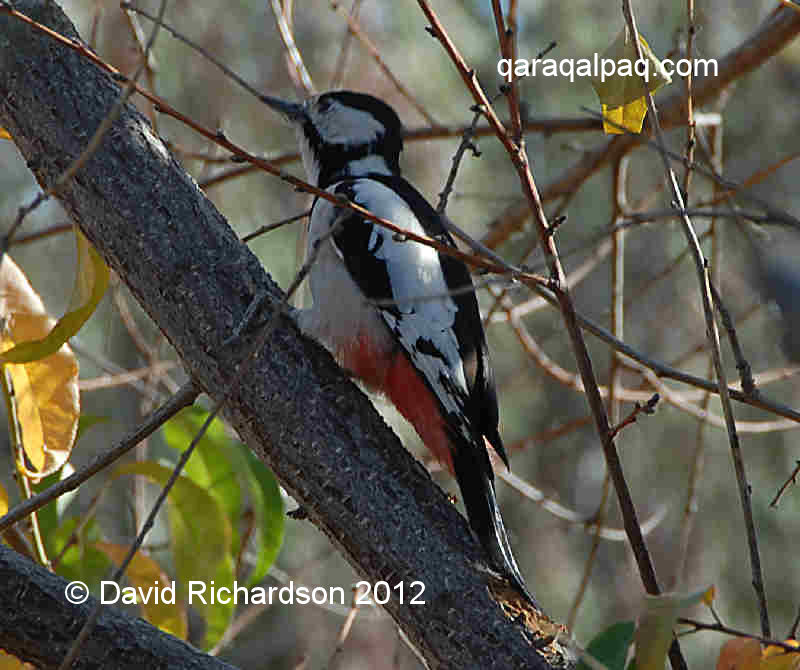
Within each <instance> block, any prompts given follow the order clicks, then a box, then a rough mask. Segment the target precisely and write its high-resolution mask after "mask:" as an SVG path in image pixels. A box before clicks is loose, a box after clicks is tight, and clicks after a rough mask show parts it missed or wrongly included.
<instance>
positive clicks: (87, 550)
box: [45, 517, 111, 593]
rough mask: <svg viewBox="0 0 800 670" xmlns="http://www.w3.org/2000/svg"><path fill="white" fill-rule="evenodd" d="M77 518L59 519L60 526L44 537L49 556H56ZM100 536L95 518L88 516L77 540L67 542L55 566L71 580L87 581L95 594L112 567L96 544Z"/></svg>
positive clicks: (68, 539) (59, 572)
mask: <svg viewBox="0 0 800 670" xmlns="http://www.w3.org/2000/svg"><path fill="white" fill-rule="evenodd" d="M78 523H79V519H78V518H77V517H70V518H68V519H64V520H62V522H61V524H60V525H59V527H58V528H57V529H56V530H55V531H54V532H53V533H50V535H49V536H48V537H47V538H45V543H46V545H47V549H48V556H50V558H51V559H55V558H56V557H57V556H58V555H59V554H61V552H62V551H63V550H64V547H66V546H67V544H68V542H69V541H70V540H71V538H72V535H73V533H74V531H75V529H76V528H77V527H78ZM99 539H100V529H99V527H98V526H97V522H96V521H95V520H94V518H91V519H89V520H88V521H87V522H86V523H85V524H84V525H83V528H82V529H81V530H80V531H78V534H77V542H75V543H73V544H71V545H69V548H67V549H66V551H64V554H63V556H62V557H61V560H60V561H59V562H58V564H57V565H56V568H55V570H56V573H58V574H59V575H61V576H62V577H64V578H65V579H69V580H70V581H72V580H75V579H79V580H81V581H82V582H86V584H87V586H88V587H89V589H90V590H91V591H93V592H94V593H98V592H99V590H100V582H101V581H102V580H103V579H107V577H108V573H109V570H110V569H111V561H109V560H108V557H107V556H106V555H105V554H104V553H103V552H101V551H99V550H98V549H97V548H96V547H95V546H94V544H95V542H97V541H98V540H99Z"/></svg>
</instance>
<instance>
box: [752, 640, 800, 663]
mask: <svg viewBox="0 0 800 670" xmlns="http://www.w3.org/2000/svg"><path fill="white" fill-rule="evenodd" d="M785 642H786V644H788V645H790V646H792V647H795V648H796V649H798V652H797V653H795V652H787V651H786V650H785V649H784V648H783V647H776V646H775V645H771V646H769V647H767V648H766V649H765V650H764V652H763V654H762V660H761V664H760V665H759V666H758V667H759V670H798V669H800V642H798V641H797V640H786V641H785Z"/></svg>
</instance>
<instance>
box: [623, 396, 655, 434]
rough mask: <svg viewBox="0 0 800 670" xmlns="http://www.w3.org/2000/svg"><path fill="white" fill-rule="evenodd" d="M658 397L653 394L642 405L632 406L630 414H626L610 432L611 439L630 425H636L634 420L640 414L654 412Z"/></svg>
mask: <svg viewBox="0 0 800 670" xmlns="http://www.w3.org/2000/svg"><path fill="white" fill-rule="evenodd" d="M659 400H660V397H659V395H658V393H654V394H653V396H652V397H651V398H650V400H648V401H647V402H646V403H645V404H644V405H642V404H641V403H638V402H637V403H636V404H635V405H634V406H633V410H631V413H630V414H628V416H626V417H625V418H624V419H623V420H622V421H620V422H619V423H618V424H617V425H616V426H614V428H613V429H612V431H611V434H612V436H613V437H616V436H617V435H619V432H620V431H621V430H622V429H623V428H625V427H626V426H630V425H631V424H632V423H636V419H637V417H638V416H639V415H640V414H652V413H653V412H655V410H656V405H657V404H658V401H659Z"/></svg>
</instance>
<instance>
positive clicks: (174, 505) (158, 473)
mask: <svg viewBox="0 0 800 670" xmlns="http://www.w3.org/2000/svg"><path fill="white" fill-rule="evenodd" d="M134 474H138V475H142V476H144V477H147V478H148V479H149V480H150V481H152V482H154V483H156V484H159V485H161V486H164V484H166V482H167V480H168V479H169V477H170V475H171V474H172V468H170V467H167V466H164V465H160V464H159V463H154V462H152V461H140V462H137V463H127V464H125V465H122V466H120V467H118V468H117V469H116V470H115V471H114V473H113V475H112V476H113V477H119V476H121V475H134ZM167 500H168V502H169V503H170V504H169V507H168V513H169V522H170V529H171V531H172V533H171V538H170V540H171V544H172V549H173V553H174V559H175V569H176V571H177V573H178V577H179V579H180V580H181V582H183V584H186V583H187V582H188V581H189V580H191V579H206V578H208V579H209V580H210V579H213V578H214V575H215V573H216V571H217V566H218V565H219V563H221V562H222V561H223V560H225V558H226V557H227V556H230V551H231V526H230V523H229V522H228V519H227V517H226V516H225V514H224V512H223V510H222V508H221V506H220V504H219V503H218V502H217V500H216V499H215V498H214V497H213V496H212V495H211V494H210V493H209V492H208V491H206V490H205V489H204V488H203V487H201V486H199V485H198V484H197V483H195V482H193V481H192V480H191V479H189V478H188V477H186V476H184V475H181V476H180V477H178V479H177V480H176V481H175V484H174V486H173V487H172V490H171V491H170V492H169V495H168V496H167Z"/></svg>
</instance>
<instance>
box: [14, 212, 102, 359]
mask: <svg viewBox="0 0 800 670" xmlns="http://www.w3.org/2000/svg"><path fill="white" fill-rule="evenodd" d="M75 241H76V243H77V261H78V262H77V270H76V276H75V285H74V286H73V288H72V296H71V298H70V301H69V308H68V309H67V312H66V313H65V314H64V316H62V317H61V318H60V319H59V320H58V322H57V323H56V324H55V326H53V328H52V330H50V331H49V332H48V333H47V334H46V335H45V336H43V337H39V338H37V339H32V338H26V339H16V340H15V342H19V343H20V344H18V345H17V346H15V347H13V348H11V349H9V350H7V351H4V352H3V355H2V360H3V361H5V362H8V363H28V362H30V361H35V360H38V359H40V358H44V357H45V356H49V355H50V354H52V353H55V352H56V351H58V349H59V347H61V345H62V344H64V343H65V342H66V341H67V340H69V338H70V337H72V336H73V335H74V334H75V333H77V332H78V331H79V330H80V329H81V326H82V325H83V324H84V323H86V320H87V319H88V318H89V317H90V316H91V315H92V313H93V312H94V310H95V309H96V308H97V305H98V303H99V302H100V300H101V299H102V298H103V294H104V293H105V292H106V287H107V286H108V277H109V271H108V267H107V266H106V264H105V263H104V262H103V259H102V258H101V257H100V254H98V253H97V251H96V250H95V248H94V247H93V246H92V245H91V244H89V241H88V240H87V239H86V237H84V235H83V233H81V232H80V230H78V228H77V227H76V228H75Z"/></svg>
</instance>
